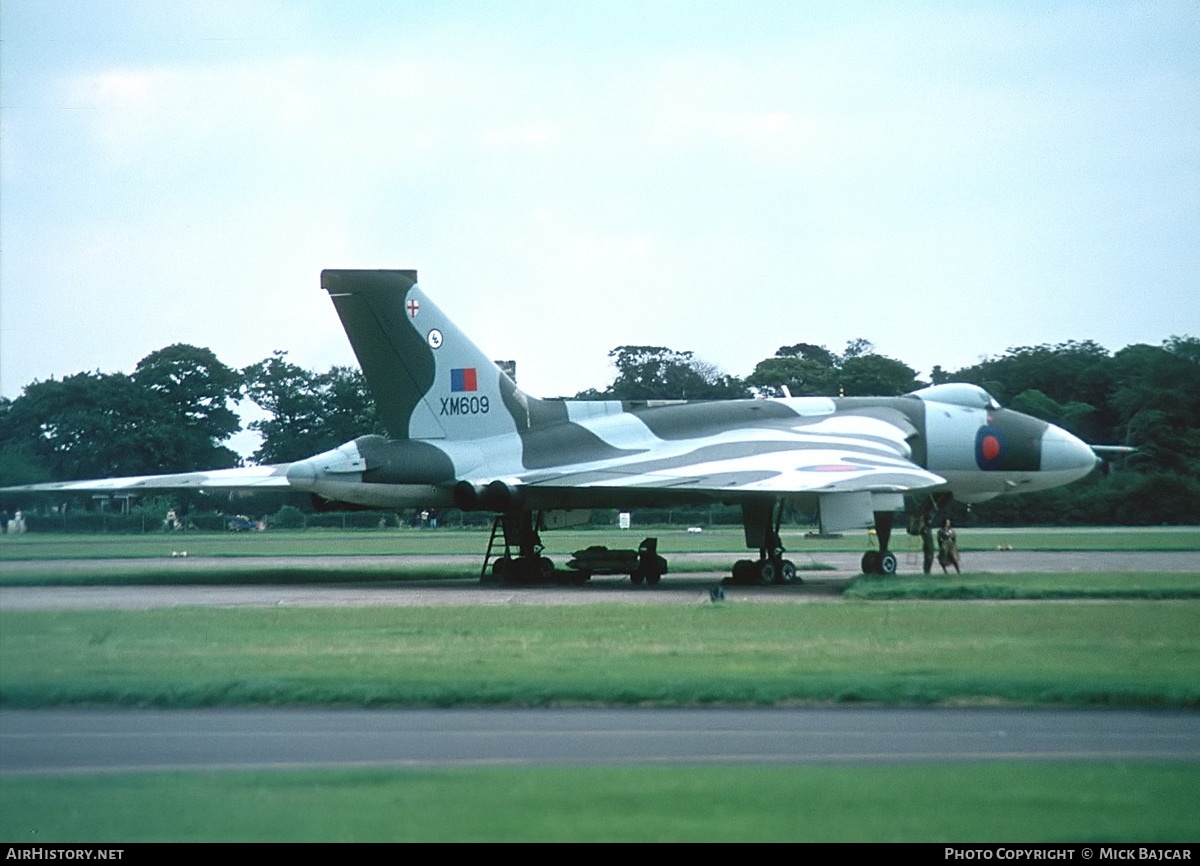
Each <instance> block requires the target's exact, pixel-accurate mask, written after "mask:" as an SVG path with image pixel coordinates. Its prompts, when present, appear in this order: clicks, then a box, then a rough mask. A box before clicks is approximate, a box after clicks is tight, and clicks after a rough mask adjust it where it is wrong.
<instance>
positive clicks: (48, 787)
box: [0, 762, 1200, 843]
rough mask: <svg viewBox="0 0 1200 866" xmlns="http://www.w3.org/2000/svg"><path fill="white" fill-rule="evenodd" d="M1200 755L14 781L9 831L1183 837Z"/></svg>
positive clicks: (8, 802)
mask: <svg viewBox="0 0 1200 866" xmlns="http://www.w3.org/2000/svg"><path fill="white" fill-rule="evenodd" d="M1198 810H1200V765H1196V764H1185V765H1169V764H1161V763H1112V764H1103V763H1101V764H1078V763H1065V764H1050V763H1047V764H1028V763H1004V762H998V763H975V764H961V765H950V766H944V765H894V766H849V767H823V766H783V767H780V766H775V767H745V766H720V767H714V766H689V767H623V766H622V767H571V768H564V767H533V768H484V769H475V768H459V769H445V770H440V769H439V770H430V769H397V770H391V769H379V770H328V771H277V772H241V771H236V772H232V771H231V772H214V773H199V772H197V773H155V774H123V775H91V776H87V775H85V776H72V777H12V776H10V777H6V778H4V779H3V780H0V837H2V838H4V839H6V840H8V841H10V842H72V841H87V842H110V841H111V842H113V843H122V842H130V843H131V842H156V841H167V842H182V841H210V842H222V841H224V842H393V841H395V842H450V841H459V842H472V841H475V842H821V841H830V842H846V841H858V842H932V841H939V842H941V841H945V842H1015V841H1018V840H1019V841H1022V842H1038V841H1068V842H1076V843H1078V842H1088V841H1098V842H1109V843H1111V842H1120V841H1129V842H1152V841H1167V842H1172V841H1173V842H1185V841H1189V840H1194V839H1195V838H1196V829H1197V824H1196V814H1197V812H1198Z"/></svg>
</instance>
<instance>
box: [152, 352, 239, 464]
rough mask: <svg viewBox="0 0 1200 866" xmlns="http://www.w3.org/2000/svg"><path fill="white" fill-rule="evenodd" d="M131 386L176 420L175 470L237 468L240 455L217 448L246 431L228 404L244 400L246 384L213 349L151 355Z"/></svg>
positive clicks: (224, 448)
mask: <svg viewBox="0 0 1200 866" xmlns="http://www.w3.org/2000/svg"><path fill="white" fill-rule="evenodd" d="M133 381H134V383H135V384H137V385H139V386H141V387H142V388H145V389H147V390H148V391H150V392H151V393H152V394H154V395H155V396H156V397H157V398H158V400H159V402H160V403H161V404H162V407H163V409H164V411H166V412H167V413H169V414H170V415H171V416H172V417H173V418H174V419H175V421H176V424H175V425H174V426H175V427H176V429H175V430H174V431H173V432H172V434H171V435H172V438H173V440H174V443H175V445H174V448H175V457H174V458H173V460H172V462H173V463H174V466H175V468H174V470H173V471H180V472H183V471H187V470H189V469H221V468H227V467H230V466H236V465H237V464H238V456H237V454H235V453H234V452H233V451H232V450H230V449H229V448H226V447H224V446H221V445H218V444H217V443H219V442H222V441H224V440H225V439H228V438H229V437H230V436H232V435H233V434H234V433H236V432H238V431H239V430H241V429H242V424H241V421H240V420H239V419H238V416H237V413H235V412H234V411H233V409H232V408H230V405H229V404H230V403H231V402H234V401H236V400H238V399H240V397H241V383H242V380H241V376H240V374H239V373H237V371H235V370H233V369H231V368H229V367H227V366H225V365H224V364H222V363H221V362H220V361H219V360H217V356H216V355H215V354H213V352H212V350H211V349H204V348H198V347H196V346H188V345H185V344H183V343H177V344H175V345H173V346H167V347H166V348H165V349H159V350H158V351H156V352H151V353H150V354H149V355H147V356H146V357H145V358H143V359H142V360H140V361H139V362H138V364H137V367H136V368H135V369H134V371H133ZM168 471H172V470H168Z"/></svg>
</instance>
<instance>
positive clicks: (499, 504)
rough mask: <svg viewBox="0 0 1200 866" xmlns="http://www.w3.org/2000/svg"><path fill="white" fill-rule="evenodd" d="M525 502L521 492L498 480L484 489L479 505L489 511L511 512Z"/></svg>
mask: <svg viewBox="0 0 1200 866" xmlns="http://www.w3.org/2000/svg"><path fill="white" fill-rule="evenodd" d="M523 500H524V497H523V496H522V495H521V491H520V490H518V489H517V488H515V487H513V486H512V485H511V484H508V483H507V482H504V481H500V480H496V481H493V482H492V483H491V484H489V485H488V486H487V487H486V488H484V491H483V495H482V496H481V497H479V504H480V506H481V507H483V508H485V509H487V510H488V511H511V510H512V509H514V508H519V507H520V506H521V504H522V503H523Z"/></svg>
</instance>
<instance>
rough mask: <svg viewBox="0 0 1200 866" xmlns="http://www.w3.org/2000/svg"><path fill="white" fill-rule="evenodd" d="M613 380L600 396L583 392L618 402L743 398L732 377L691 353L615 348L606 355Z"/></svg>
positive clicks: (743, 392) (660, 348)
mask: <svg viewBox="0 0 1200 866" xmlns="http://www.w3.org/2000/svg"><path fill="white" fill-rule="evenodd" d="M608 356H609V357H610V358H612V359H613V363H614V364H615V365H616V368H617V377H616V379H615V380H614V381H613V383H612V385H611V386H609V388H608V389H607V390H605V391H603V392H600V393H599V394H597V392H594V391H593V392H585V394H586V396H602V397H608V398H614V399H619V400H713V399H728V398H734V397H747V396H749V391H748V390H747V388H746V386H745V383H743V382H742V380H741V379H738V378H737V377H736V376H729V375H726V374H723V373H721V372H720V371H719V370H718V369H717V368H716V367H714V366H713V365H711V364H707V363H705V362H703V361H700V360H698V359H696V358H695V357H694V356H693V355H692V353H691V352H678V351H675V350H674V349H668V348H666V347H664V346H618V347H617V348H615V349H613V350H612V351H611V352H609V353H608Z"/></svg>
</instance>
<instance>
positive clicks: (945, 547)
mask: <svg viewBox="0 0 1200 866" xmlns="http://www.w3.org/2000/svg"><path fill="white" fill-rule="evenodd" d="M937 540H938V563H939V564H940V565H941V566H942V571H944V572H945V573H946V574H949V573H950V572H949V570H947V568H946V566H947V565H951V564H953V565H954V570H955V571H956V572H958V573H959V574H962V569H961V568H959V567H958V535H957V534H956V533H955V532H954V528H953V527H952V526H951V525H950V518H949V517H947V518H946V519H945V520H943V521H942V528H941V529H939V530H938V533H937Z"/></svg>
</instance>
